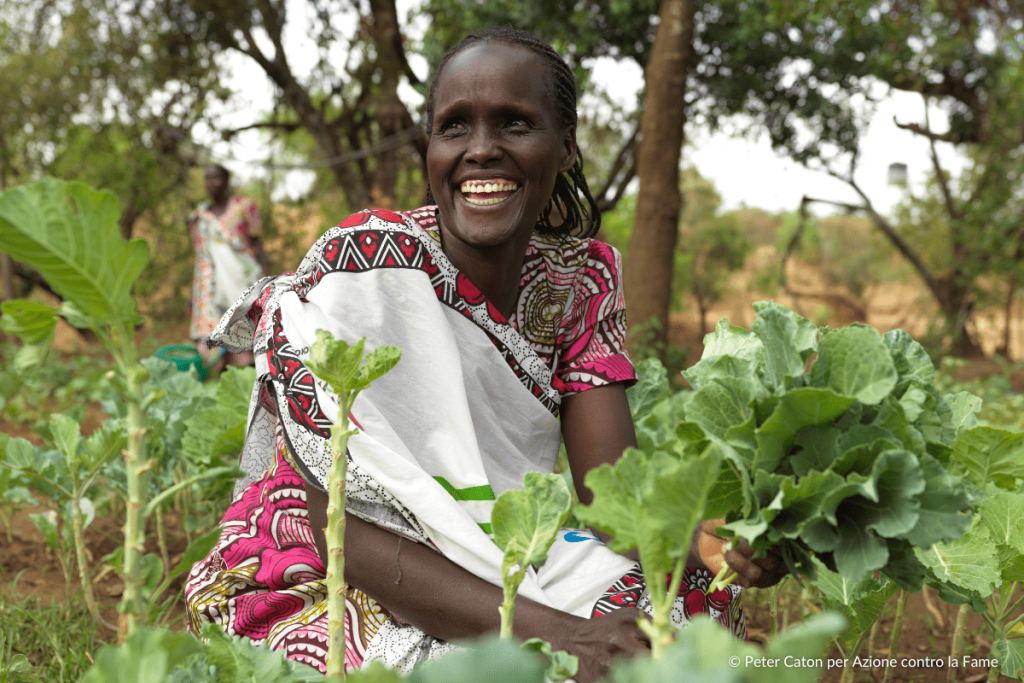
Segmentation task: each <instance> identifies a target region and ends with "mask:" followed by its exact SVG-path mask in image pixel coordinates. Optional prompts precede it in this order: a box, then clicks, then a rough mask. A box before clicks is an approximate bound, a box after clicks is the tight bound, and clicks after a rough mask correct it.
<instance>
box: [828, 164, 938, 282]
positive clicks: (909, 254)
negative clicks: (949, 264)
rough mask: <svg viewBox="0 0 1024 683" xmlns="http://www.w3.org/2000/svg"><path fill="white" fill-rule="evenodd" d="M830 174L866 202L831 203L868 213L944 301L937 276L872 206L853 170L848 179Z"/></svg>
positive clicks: (829, 170)
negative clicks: (856, 203)
mask: <svg viewBox="0 0 1024 683" xmlns="http://www.w3.org/2000/svg"><path fill="white" fill-rule="evenodd" d="M828 173H829V175H831V176H833V177H835V178H838V179H839V180H842V181H843V182H844V183H846V184H847V185H849V186H850V187H852V188H853V190H854V192H856V193H857V194H858V195H859V196H860V198H861V199H863V200H864V205H863V206H854V205H851V204H840V203H839V202H830V203H832V204H836V205H839V206H844V207H847V208H850V209H854V208H855V209H859V210H861V211H864V212H865V213H867V215H868V216H869V217H870V218H871V220H872V221H874V223H875V225H876V226H877V227H878V229H879V230H881V231H882V233H883V234H884V235H885V236H886V237H888V238H889V241H890V242H892V243H893V245H894V246H895V247H896V249H897V250H898V251H899V252H900V253H901V254H903V257H904V258H905V259H907V260H908V261H910V263H911V265H913V266H914V269H915V270H916V271H917V273H918V275H920V276H921V279H922V280H924V282H925V285H927V286H928V289H929V291H931V292H932V294H933V295H935V298H936V299H937V300H939V301H942V298H943V289H942V285H941V284H940V283H939V281H938V279H937V278H936V277H935V274H934V273H933V272H932V271H931V268H929V267H928V265H927V264H926V263H925V262H924V261H923V260H922V259H921V257H920V255H918V253H917V252H916V251H914V248H913V247H912V246H910V244H909V243H908V242H907V241H906V240H905V239H903V237H902V236H901V235H900V234H899V233H898V232H896V230H895V229H894V228H893V227H892V225H890V224H889V221H887V220H885V218H883V217H882V215H881V214H879V213H878V212H877V211H876V210H875V207H874V206H873V205H872V204H871V200H870V199H868V196H867V195H866V194H864V190H862V189H861V188H860V185H858V184H857V182H856V181H855V180H854V179H853V173H852V170H851V173H850V177H848V178H845V177H843V176H841V175H840V174H838V173H836V172H835V171H833V170H832V169H828Z"/></svg>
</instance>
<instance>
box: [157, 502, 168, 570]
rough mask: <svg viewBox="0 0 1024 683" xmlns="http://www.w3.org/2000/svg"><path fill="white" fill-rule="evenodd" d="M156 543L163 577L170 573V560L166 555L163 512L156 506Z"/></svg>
mask: <svg viewBox="0 0 1024 683" xmlns="http://www.w3.org/2000/svg"><path fill="white" fill-rule="evenodd" d="M155 521H156V542H157V546H158V547H159V548H160V559H161V560H162V561H163V563H164V573H163V575H164V577H166V576H167V572H169V571H171V566H170V565H171V560H170V556H169V555H168V553H167V529H165V528H164V511H163V508H161V507H159V506H157V508H156V520H155Z"/></svg>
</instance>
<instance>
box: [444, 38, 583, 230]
mask: <svg viewBox="0 0 1024 683" xmlns="http://www.w3.org/2000/svg"><path fill="white" fill-rule="evenodd" d="M488 42H495V43H507V44H509V45H517V46H522V47H525V48H527V49H528V50H530V51H531V52H533V53H534V54H536V55H537V56H539V57H541V58H542V59H543V60H544V62H545V64H546V65H547V70H548V73H549V74H550V76H551V80H552V81H553V83H552V85H553V86H554V91H555V92H554V94H555V100H556V105H557V107H558V114H557V116H558V119H557V120H558V125H559V126H560V127H561V128H563V129H565V128H569V127H573V128H575V127H576V125H577V122H578V116H577V113H576V78H575V77H574V76H573V73H572V69H570V68H569V66H568V65H567V64H566V63H565V60H563V59H562V57H561V55H559V54H558V53H557V52H555V51H554V49H552V47H551V46H550V45H548V44H547V43H545V42H544V41H543V40H541V39H540V38H538V37H537V36H535V35H533V34H532V33H529V32H528V31H521V30H519V29H515V28H491V29H487V30H486V31H475V32H473V33H470V34H469V35H468V36H466V37H465V38H463V39H462V42H460V43H459V44H458V45H456V46H455V47H453V48H452V49H451V50H449V51H448V53H447V54H445V56H444V58H442V59H441V63H440V64H438V66H437V69H436V70H435V71H434V78H433V79H432V80H431V81H430V94H429V95H428V96H427V138H428V139H429V137H430V133H431V131H432V130H433V127H434V95H435V93H436V91H437V83H438V80H439V79H440V76H441V73H442V72H443V71H444V68H445V66H447V64H448V61H449V60H450V59H451V58H452V57H454V56H455V55H457V54H458V53H460V52H462V51H463V50H465V49H466V48H467V47H470V46H471V45H476V44H478V43H488ZM428 192H429V190H428ZM580 195H582V197H581V196H580ZM429 199H430V201H431V202H432V201H433V197H432V196H430V198H429ZM584 201H585V202H586V205H585V206H584ZM552 213H555V215H556V217H557V216H563V217H564V220H563V221H562V222H561V223H559V224H558V225H552V223H551V215H552ZM600 227H601V212H600V211H598V209H597V202H595V201H594V198H593V197H592V196H591V194H590V187H589V186H588V185H587V178H586V176H584V175H583V153H582V152H580V151H579V150H578V149H577V151H576V163H575V164H573V167H572V168H570V169H569V170H568V171H567V172H565V173H559V174H558V177H557V178H556V179H555V189H554V191H553V192H552V193H551V201H549V202H548V203H547V206H545V207H544V210H543V211H541V213H540V217H539V218H538V219H537V232H540V233H543V234H554V235H576V236H578V237H592V236H593V235H595V234H596V233H597V231H598V228H600Z"/></svg>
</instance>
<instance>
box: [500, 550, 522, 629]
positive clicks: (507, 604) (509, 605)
mask: <svg viewBox="0 0 1024 683" xmlns="http://www.w3.org/2000/svg"><path fill="white" fill-rule="evenodd" d="M514 566H515V563H514V560H513V559H512V556H511V555H506V556H505V559H503V560H502V562H501V572H502V574H504V575H505V576H506V577H507V580H506V581H502V582H501V587H502V595H503V600H502V603H501V606H500V607H498V614H500V615H501V630H500V631H499V634H500V636H501V638H502V640H512V620H513V618H514V617H515V611H516V594H517V593H518V592H519V584H521V583H522V582H523V578H524V577H525V576H526V569H525V568H522V567H520V569H519V571H517V572H516V573H514V574H513V573H512V567H514Z"/></svg>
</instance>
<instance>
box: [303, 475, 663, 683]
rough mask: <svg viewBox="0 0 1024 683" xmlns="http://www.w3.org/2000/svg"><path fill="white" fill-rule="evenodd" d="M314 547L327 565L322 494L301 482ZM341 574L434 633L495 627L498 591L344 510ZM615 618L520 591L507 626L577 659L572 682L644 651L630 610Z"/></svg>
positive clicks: (444, 635) (452, 635) (465, 633)
mask: <svg viewBox="0 0 1024 683" xmlns="http://www.w3.org/2000/svg"><path fill="white" fill-rule="evenodd" d="M306 506H307V509H308V512H309V521H310V525H311V526H312V528H313V537H314V539H315V540H316V544H317V551H318V554H319V555H320V558H321V559H322V560H323V561H324V565H325V566H326V564H327V561H326V556H327V541H326V538H325V536H324V528H325V527H326V526H327V494H326V493H324V492H323V491H320V490H318V489H316V488H315V487H312V486H308V485H307V486H306ZM345 580H346V581H347V582H348V583H349V584H351V585H352V586H355V587H356V588H358V589H359V590H361V591H363V592H364V593H366V594H367V595H369V596H370V597H372V598H373V599H374V600H376V601H377V602H379V603H380V604H381V605H382V606H383V607H385V608H386V609H388V610H390V611H392V612H394V613H395V614H396V615H398V616H400V617H401V618H402V619H403V620H404V621H406V622H408V623H410V624H412V625H414V626H416V627H417V628H420V629H421V630H423V631H424V632H425V633H429V634H430V635H432V636H434V637H435V638H440V639H442V640H458V639H462V638H471V637H475V636H479V635H481V634H483V633H487V632H489V631H495V630H497V629H498V627H499V625H500V621H501V620H500V616H499V614H498V606H499V605H500V604H501V602H502V599H503V596H502V589H501V588H500V587H498V586H495V585H492V584H490V583H488V582H487V581H484V580H483V579H481V578H479V577H477V576H476V575H474V574H471V573H470V572H468V571H466V570H465V569H463V568H462V567H460V566H459V565H457V564H455V563H454V562H452V561H451V560H449V559H447V558H446V557H444V556H443V555H441V554H440V553H437V552H435V551H434V550H432V549H430V548H428V547H426V546H424V545H420V544H419V543H416V542H414V541H410V540H408V539H403V538H402V537H400V536H398V535H396V534H393V533H391V532H390V531H387V530H385V529H381V528H380V527H377V526H374V525H373V524H369V523H367V522H364V521H363V520H361V519H359V518H358V517H354V516H352V515H351V514H348V513H346V515H345ZM619 611H621V612H624V614H621V615H618V614H616V617H615V618H614V619H612V618H611V615H608V616H606V617H604V618H601V619H582V618H580V617H575V616H573V615H571V614H568V613H566V612H562V611H559V610H557V609H554V608H551V607H546V606H544V605H541V604H540V603H537V602H534V601H532V600H529V599H527V598H524V597H519V598H517V599H516V609H515V617H514V621H513V625H512V630H513V633H514V634H515V636H516V637H517V638H519V639H522V640H526V639H528V638H543V639H544V640H547V641H548V642H550V643H551V644H552V645H553V646H554V648H555V649H556V650H558V649H561V650H567V651H568V652H571V653H572V654H575V655H576V656H578V657H579V658H580V667H581V674H580V676H578V677H577V680H579V681H581V683H582V682H583V681H592V680H594V679H595V678H596V677H597V676H598V675H600V674H601V673H603V672H604V670H605V669H606V668H607V666H608V664H609V663H610V662H611V659H612V657H613V656H615V655H616V654H619V653H625V654H627V655H630V656H632V655H634V654H636V653H637V652H640V651H644V650H646V649H647V644H646V640H645V638H646V637H645V636H644V635H643V633H642V632H641V631H640V629H639V628H637V625H636V619H637V616H638V612H637V611H636V610H629V611H626V610H619Z"/></svg>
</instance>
